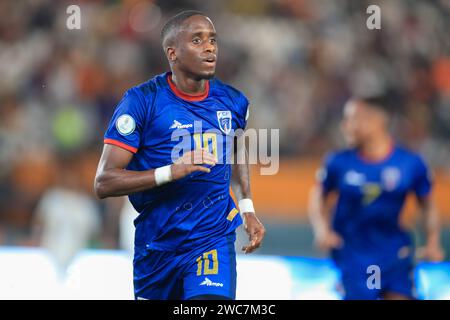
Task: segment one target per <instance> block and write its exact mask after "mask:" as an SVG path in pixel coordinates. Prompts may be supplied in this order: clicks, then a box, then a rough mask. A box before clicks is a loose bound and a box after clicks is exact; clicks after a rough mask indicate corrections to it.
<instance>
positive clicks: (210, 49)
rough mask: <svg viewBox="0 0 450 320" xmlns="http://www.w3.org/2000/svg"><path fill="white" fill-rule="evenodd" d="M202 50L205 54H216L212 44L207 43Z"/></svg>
mask: <svg viewBox="0 0 450 320" xmlns="http://www.w3.org/2000/svg"><path fill="white" fill-rule="evenodd" d="M204 50H205V52H207V53H214V52H216V46H215V45H214V44H212V43H209V42H208V43H207V44H206V45H205V48H204Z"/></svg>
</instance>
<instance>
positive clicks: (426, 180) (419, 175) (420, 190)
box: [413, 158, 432, 198]
mask: <svg viewBox="0 0 450 320" xmlns="http://www.w3.org/2000/svg"><path fill="white" fill-rule="evenodd" d="M414 172H415V179H414V185H413V189H414V193H415V194H416V196H417V197H418V198H424V197H426V196H428V195H429V193H430V192H431V188H432V181H431V172H430V170H429V169H428V167H427V165H426V164H425V162H424V161H423V160H422V159H421V158H418V161H417V163H416V166H415V170H414Z"/></svg>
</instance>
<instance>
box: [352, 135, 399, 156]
mask: <svg viewBox="0 0 450 320" xmlns="http://www.w3.org/2000/svg"><path fill="white" fill-rule="evenodd" d="M393 148H394V142H393V140H392V138H391V137H390V136H389V135H388V134H383V135H377V136H375V137H373V138H372V139H368V140H367V141H366V142H365V143H364V144H363V145H361V146H360V148H359V154H360V155H361V157H362V158H363V159H365V160H367V161H370V162H378V161H383V160H385V159H386V158H388V157H389V156H390V155H391V153H392V150H393Z"/></svg>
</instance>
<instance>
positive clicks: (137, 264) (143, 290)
mask: <svg viewBox="0 0 450 320" xmlns="http://www.w3.org/2000/svg"><path fill="white" fill-rule="evenodd" d="M178 262H179V258H178V257H177V255H176V254H175V253H174V252H164V251H157V250H146V251H144V252H143V253H141V254H139V253H138V254H136V255H135V259H134V261H133V278H134V281H133V283H134V295H135V299H138V300H141V299H149V300H168V299H170V300H178V299H182V298H183V295H182V293H183V281H182V278H181V272H180V268H179V265H178Z"/></svg>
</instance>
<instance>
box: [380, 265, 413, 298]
mask: <svg viewBox="0 0 450 320" xmlns="http://www.w3.org/2000/svg"><path fill="white" fill-rule="evenodd" d="M383 277H384V286H383V287H384V288H383V289H384V294H383V298H384V299H388V300H410V299H416V298H415V289H414V264H413V262H412V261H411V260H399V261H398V263H396V264H395V265H394V266H393V267H392V268H390V269H389V270H388V271H387V272H386V273H385V274H384V275H383Z"/></svg>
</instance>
